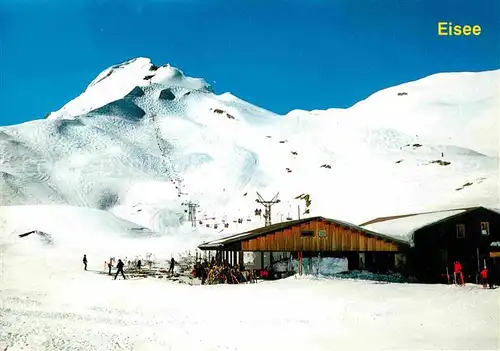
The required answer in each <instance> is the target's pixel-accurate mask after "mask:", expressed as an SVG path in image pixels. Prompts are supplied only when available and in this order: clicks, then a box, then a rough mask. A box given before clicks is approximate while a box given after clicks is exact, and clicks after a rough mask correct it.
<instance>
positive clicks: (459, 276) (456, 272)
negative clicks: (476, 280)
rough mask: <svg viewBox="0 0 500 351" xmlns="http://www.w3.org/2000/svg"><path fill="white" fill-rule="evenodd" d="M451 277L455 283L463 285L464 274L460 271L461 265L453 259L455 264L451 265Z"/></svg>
mask: <svg viewBox="0 0 500 351" xmlns="http://www.w3.org/2000/svg"><path fill="white" fill-rule="evenodd" d="M453 277H454V280H455V284H458V285H464V284H465V282H464V275H463V273H462V265H461V264H460V262H459V261H455V264H454V266H453Z"/></svg>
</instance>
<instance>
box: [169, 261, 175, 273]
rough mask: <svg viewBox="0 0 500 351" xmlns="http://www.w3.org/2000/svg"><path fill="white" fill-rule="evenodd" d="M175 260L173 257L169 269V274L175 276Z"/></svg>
mask: <svg viewBox="0 0 500 351" xmlns="http://www.w3.org/2000/svg"><path fill="white" fill-rule="evenodd" d="M174 267H175V260H174V258H173V257H172V259H171V260H170V268H169V269H168V274H174Z"/></svg>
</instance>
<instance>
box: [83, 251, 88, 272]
mask: <svg viewBox="0 0 500 351" xmlns="http://www.w3.org/2000/svg"><path fill="white" fill-rule="evenodd" d="M83 265H84V266H85V268H84V269H85V270H87V255H86V254H85V255H83Z"/></svg>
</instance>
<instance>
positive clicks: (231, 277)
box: [191, 256, 252, 285]
mask: <svg viewBox="0 0 500 351" xmlns="http://www.w3.org/2000/svg"><path fill="white" fill-rule="evenodd" d="M191 274H192V276H193V277H194V278H199V279H201V284H202V285H205V284H239V283H245V282H247V281H251V280H252V277H248V276H247V277H245V275H244V274H243V272H241V269H240V267H239V266H238V265H237V264H236V265H234V266H233V265H231V264H230V263H229V262H227V261H226V260H224V261H222V260H221V259H220V257H219V256H217V257H212V260H211V261H210V263H208V261H207V260H203V262H196V264H195V265H194V268H193V271H192V272H191Z"/></svg>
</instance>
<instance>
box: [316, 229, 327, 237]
mask: <svg viewBox="0 0 500 351" xmlns="http://www.w3.org/2000/svg"><path fill="white" fill-rule="evenodd" d="M318 236H319V237H320V238H324V237H325V236H326V230H325V229H320V230H318Z"/></svg>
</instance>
